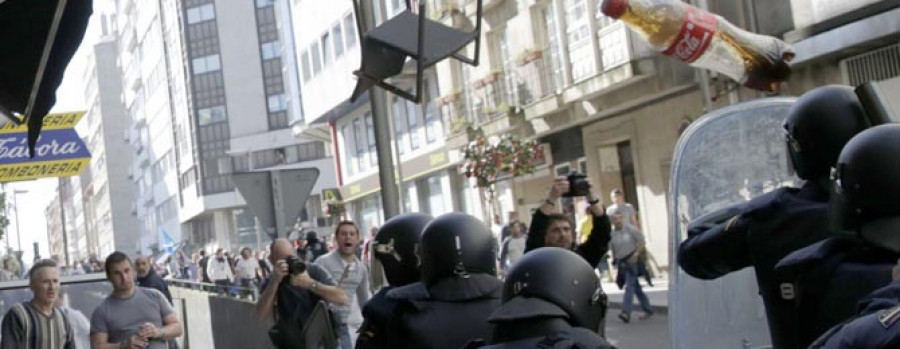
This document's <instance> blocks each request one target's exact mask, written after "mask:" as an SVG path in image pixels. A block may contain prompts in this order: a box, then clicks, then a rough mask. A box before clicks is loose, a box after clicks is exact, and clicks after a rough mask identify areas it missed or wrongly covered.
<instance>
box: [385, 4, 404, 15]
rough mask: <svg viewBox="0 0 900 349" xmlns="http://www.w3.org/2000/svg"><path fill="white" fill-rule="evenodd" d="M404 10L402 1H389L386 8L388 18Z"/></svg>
mask: <svg viewBox="0 0 900 349" xmlns="http://www.w3.org/2000/svg"><path fill="white" fill-rule="evenodd" d="M405 9H406V2H405V1H403V0H390V4H389V7H388V17H394V16H396V15H397V14H398V13H400V12H402V11H403V10H405Z"/></svg>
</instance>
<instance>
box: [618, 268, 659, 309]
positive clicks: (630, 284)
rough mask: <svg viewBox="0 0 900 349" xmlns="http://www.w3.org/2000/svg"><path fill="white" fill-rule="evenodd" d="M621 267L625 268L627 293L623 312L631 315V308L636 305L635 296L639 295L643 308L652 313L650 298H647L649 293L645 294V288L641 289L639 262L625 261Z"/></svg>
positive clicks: (623, 301) (623, 298)
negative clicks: (634, 303)
mask: <svg viewBox="0 0 900 349" xmlns="http://www.w3.org/2000/svg"><path fill="white" fill-rule="evenodd" d="M619 268H625V269H624V271H625V295H624V296H623V297H622V312H623V313H625V314H628V315H629V316H630V315H631V309H632V307H633V306H634V305H633V304H632V303H633V300H634V296H635V295H637V298H638V302H640V304H641V309H643V310H644V312H646V313H652V312H653V310H651V309H650V300H649V299H647V295H646V294H644V290H643V289H641V283H640V282H638V269H637V264H631V263H627V262H623V263H620V264H619Z"/></svg>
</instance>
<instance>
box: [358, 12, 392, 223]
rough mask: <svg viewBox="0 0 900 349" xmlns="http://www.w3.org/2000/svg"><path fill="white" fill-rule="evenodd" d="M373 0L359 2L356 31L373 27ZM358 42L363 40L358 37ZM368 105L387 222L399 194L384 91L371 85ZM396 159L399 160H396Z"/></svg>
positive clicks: (375, 23) (363, 30)
mask: <svg viewBox="0 0 900 349" xmlns="http://www.w3.org/2000/svg"><path fill="white" fill-rule="evenodd" d="M375 2H376V1H360V9H361V10H362V14H365V15H364V16H360V14H359V13H358V14H357V19H356V22H357V25H359V26H360V32H361V33H366V32H368V31H369V30H370V29H372V28H375V27H376V26H377V24H378V23H377V22H378V20H377V19H376V16H375V11H376V7H375ZM359 40H360V42H362V41H363V38H359ZM369 102H370V105H371V108H372V128H374V131H375V152H376V154H377V155H378V182H379V184H380V185H381V206H382V208H383V211H384V219H385V220H388V219H390V218H391V217H393V216H396V215H398V214H399V213H400V192H399V190H398V188H397V184H396V181H395V179H394V161H393V155H392V154H391V131H390V119H389V118H390V113H389V112H388V102H387V92H386V91H385V90H384V89H382V88H381V87H378V86H375V87H372V88H371V89H369ZM398 160H399V159H398Z"/></svg>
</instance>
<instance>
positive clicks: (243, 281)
mask: <svg viewBox="0 0 900 349" xmlns="http://www.w3.org/2000/svg"><path fill="white" fill-rule="evenodd" d="M234 271H235V274H237V282H238V286H240V287H241V293H242V294H243V296H246V297H249V296H250V295H251V294H252V293H251V290H253V289H255V288H256V278H257V277H258V276H259V273H260V268H259V262H257V260H256V257H254V256H253V251H252V250H251V249H250V248H249V247H244V248H242V249H241V257H240V258H238V260H237V263H235V266H234Z"/></svg>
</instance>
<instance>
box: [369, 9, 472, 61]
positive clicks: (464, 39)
mask: <svg viewBox="0 0 900 349" xmlns="http://www.w3.org/2000/svg"><path fill="white" fill-rule="evenodd" d="M418 25H419V16H418V15H416V14H413V13H412V12H410V11H403V12H402V13H400V14H399V15H397V16H395V17H394V18H391V19H390V20H389V21H387V22H385V23H384V24H382V25H380V26H378V28H375V29H373V30H372V31H370V32H369V33H368V34H367V35H366V36H367V38H368V39H370V40H373V41H376V42H379V43H381V44H382V45H384V47H388V48H392V49H394V50H397V51H399V52H401V53H403V54H405V55H407V56H410V57H412V58H413V59H416V60H418V59H419V57H418V55H419V53H418V51H419V49H418V46H419V44H418V39H419V38H418V32H417V31H416V30H415V29H416V28H418ZM478 34H479V33H478V32H469V33H467V32H463V31H459V30H456V29H453V28H451V27H448V26H446V25H443V24H441V23H439V22H436V21H433V20H430V19H425V38H426V40H427V41H426V42H425V50H423V51H424V55H425V57H424V59H423V61H422V63H423V65H425V66H431V65H433V64H434V63H437V61H439V60H441V59H444V58H446V57H447V56H450V55H452V54H454V53H456V52H457V51H459V50H461V49H462V48H463V47H465V46H466V45H467V44H468V43H470V42H472V40H473V39H474V37H475V36H476V35H478Z"/></svg>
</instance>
